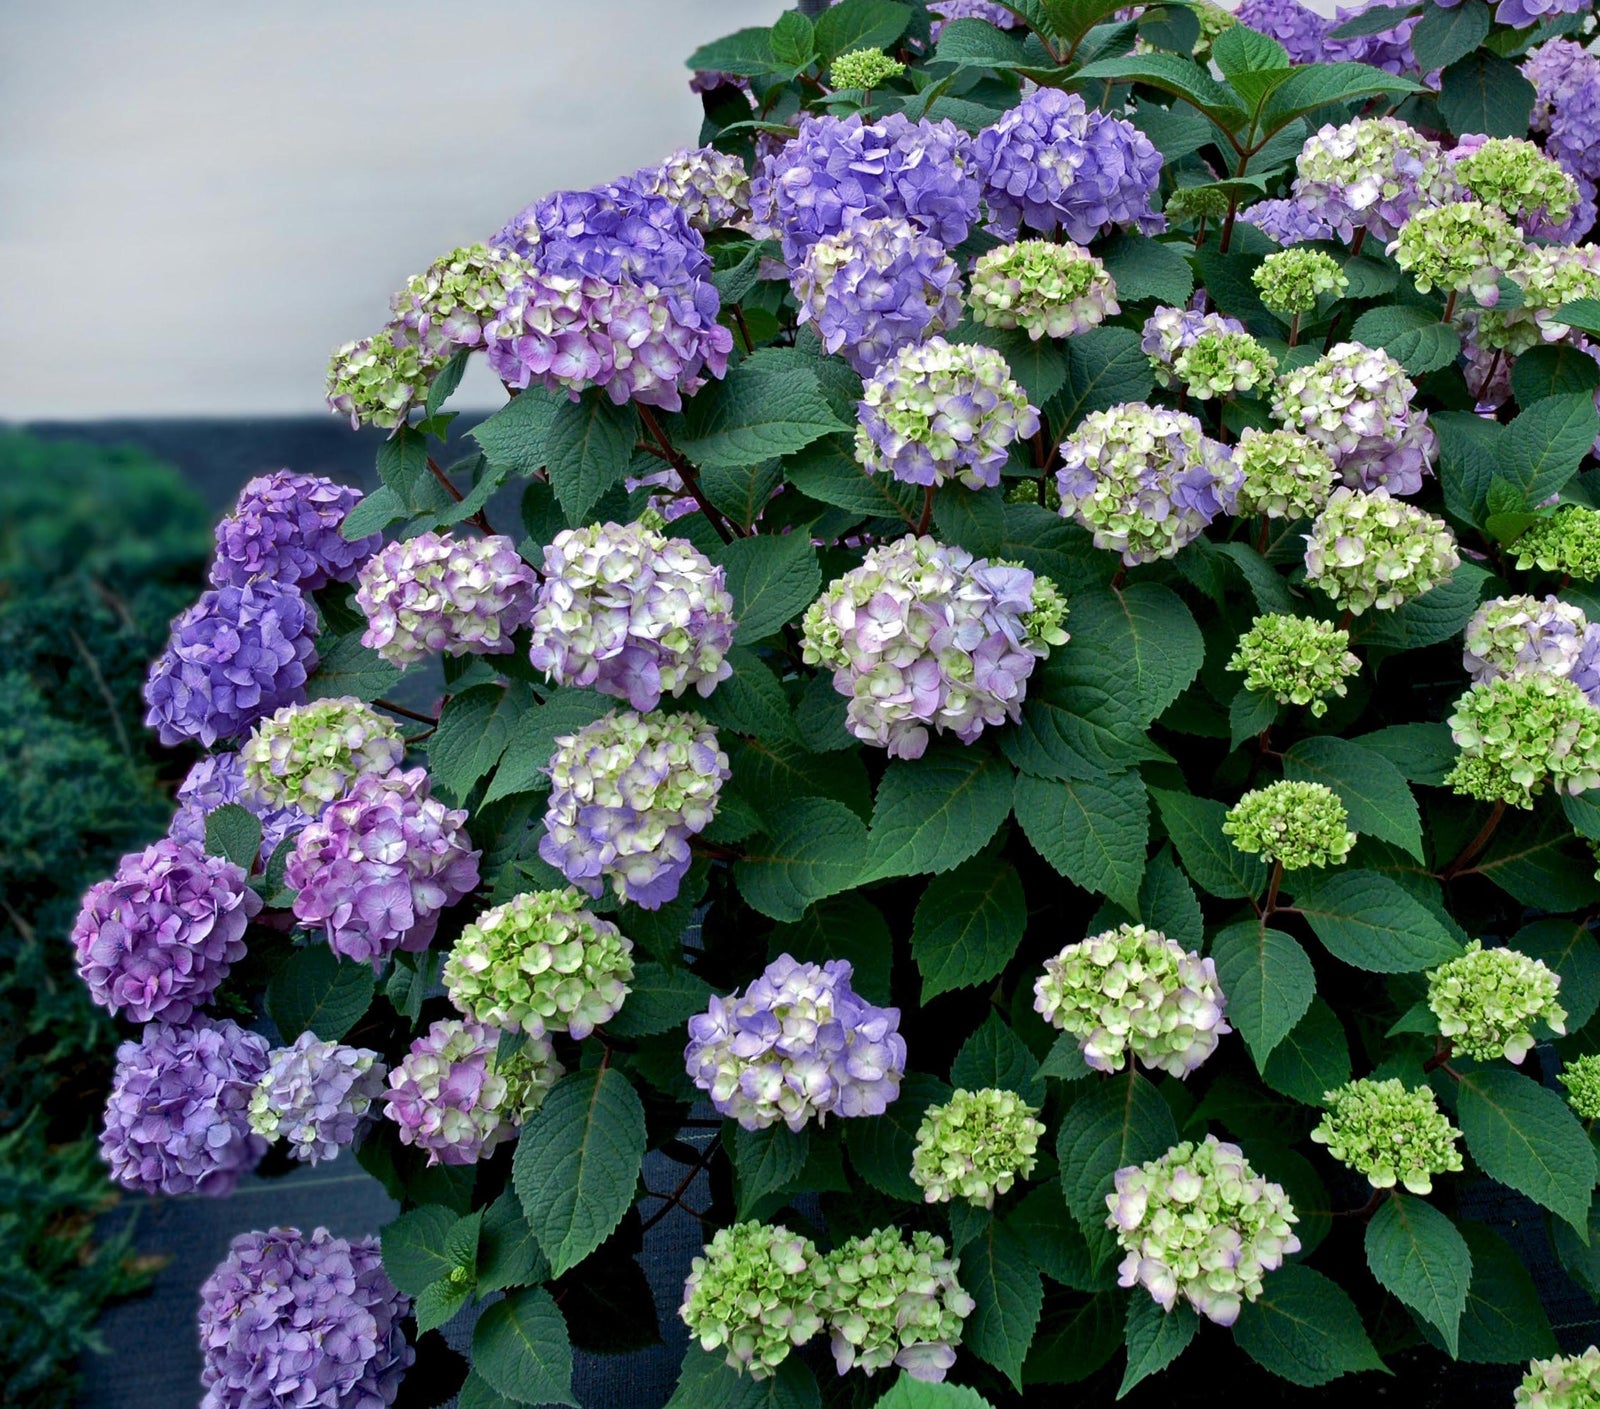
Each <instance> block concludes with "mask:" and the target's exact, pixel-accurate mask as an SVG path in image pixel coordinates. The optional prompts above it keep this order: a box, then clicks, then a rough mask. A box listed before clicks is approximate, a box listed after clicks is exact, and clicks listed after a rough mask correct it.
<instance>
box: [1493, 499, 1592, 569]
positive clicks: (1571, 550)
mask: <svg viewBox="0 0 1600 1409" xmlns="http://www.w3.org/2000/svg"><path fill="white" fill-rule="evenodd" d="M1512 551H1514V552H1515V553H1516V555H1517V567H1518V568H1520V569H1522V570H1523V571H1526V570H1527V569H1529V568H1533V567H1538V568H1542V569H1543V570H1544V571H1545V572H1558V573H1561V574H1562V575H1563V576H1571V577H1573V578H1575V579H1576V580H1577V581H1579V582H1593V581H1594V580H1595V579H1596V578H1597V577H1600V509H1587V508H1584V507H1583V506H1582V505H1580V504H1565V505H1563V506H1562V507H1561V508H1560V509H1558V510H1557V511H1556V512H1555V513H1553V514H1551V515H1550V516H1549V517H1548V518H1541V519H1535V520H1534V521H1533V523H1531V524H1530V525H1529V526H1528V528H1527V530H1526V532H1524V533H1523V535H1522V537H1520V538H1519V539H1517V541H1516V543H1515V544H1514V545H1513V550H1512Z"/></svg>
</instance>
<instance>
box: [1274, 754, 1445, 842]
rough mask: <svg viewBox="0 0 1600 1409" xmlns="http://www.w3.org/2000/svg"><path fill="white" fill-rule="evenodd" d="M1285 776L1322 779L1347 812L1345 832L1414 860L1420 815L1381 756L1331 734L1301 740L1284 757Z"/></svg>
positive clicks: (1397, 773)
mask: <svg viewBox="0 0 1600 1409" xmlns="http://www.w3.org/2000/svg"><path fill="white" fill-rule="evenodd" d="M1283 771H1284V776H1285V777H1287V778H1291V779H1294V780H1296V781H1298V782H1306V783H1323V784H1325V785H1326V786H1328V787H1330V788H1332V789H1333V791H1334V792H1336V793H1337V794H1338V795H1339V798H1340V800H1341V801H1342V802H1343V803H1344V805H1345V810H1346V811H1347V812H1349V814H1350V830H1351V831H1353V832H1358V833H1360V834H1361V835H1362V836H1369V837H1377V838H1378V839H1379V840H1381V841H1388V842H1393V843H1394V844H1395V845H1396V846H1398V847H1400V848H1401V849H1402V850H1405V851H1407V852H1409V853H1410V854H1411V855H1412V856H1414V857H1416V859H1417V860H1418V861H1421V860H1422V859H1423V855H1422V817H1421V815H1420V814H1419V813H1418V811H1417V800H1416V798H1414V797H1413V796H1412V795H1411V789H1410V788H1409V787H1407V786H1406V780H1405V777H1404V775H1403V774H1402V773H1401V772H1400V770H1399V769H1398V768H1396V767H1395V766H1394V764H1392V763H1390V762H1389V760H1388V759H1387V758H1385V757H1384V756H1383V755H1382V754H1379V753H1374V752H1373V751H1372V750H1371V749H1368V748H1363V747H1362V746H1361V745H1360V744H1358V743H1355V742H1354V741H1352V740H1350V739H1341V738H1339V737H1338V736H1337V735H1334V734H1318V735H1316V736H1314V737H1312V738H1309V739H1302V740H1301V741H1300V742H1299V743H1297V744H1295V745H1294V747H1293V748H1291V749H1290V750H1289V752H1288V753H1287V754H1286V755H1285V756H1284V760H1283Z"/></svg>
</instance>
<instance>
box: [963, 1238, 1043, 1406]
mask: <svg viewBox="0 0 1600 1409" xmlns="http://www.w3.org/2000/svg"><path fill="white" fill-rule="evenodd" d="M961 1285H962V1286H963V1287H964V1288H965V1289H966V1290H967V1292H968V1293H970V1294H971V1296H972V1299H973V1301H974V1302H975V1303H976V1304H975V1305H974V1307H973V1309H972V1314H971V1315H970V1316H969V1317H968V1318H967V1321H966V1324H965V1325H964V1326H963V1327H962V1333H961V1336H962V1342H963V1344H964V1345H965V1346H966V1348H967V1349H968V1350H970V1351H971V1352H972V1353H973V1354H974V1355H976V1356H977V1357H978V1358H979V1359H980V1360H983V1361H985V1362H987V1363H988V1364H990V1365H993V1366H994V1367H995V1369H997V1370H998V1371H1000V1373H1001V1374H1002V1375H1004V1376H1005V1377H1006V1378H1007V1379H1008V1380H1010V1381H1011V1385H1012V1388H1014V1389H1016V1390H1017V1391H1018V1392H1020V1391H1021V1389H1022V1362H1023V1360H1024V1359H1026V1358H1027V1354H1028V1347H1029V1345H1031V1344H1032V1342H1033V1333H1034V1331H1035V1330H1037V1329H1038V1326H1039V1313H1040V1311H1042V1310H1043V1309H1044V1286H1043V1284H1042V1283H1041V1282H1040V1281H1039V1274H1038V1272H1037V1271H1035V1270H1034V1266H1033V1263H1032V1262H1031V1261H1030V1260H1029V1258H1028V1250H1027V1249H1026V1248H1025V1247H1024V1246H1023V1245H1022V1243H1021V1241H1020V1240H1019V1239H1018V1238H1017V1237H1016V1236H1015V1235H1014V1234H1013V1233H1011V1232H1010V1231H1009V1230H1008V1229H1007V1228H1006V1226H1005V1224H1003V1223H998V1222H996V1221H995V1220H993V1219H991V1220H990V1221H989V1225H988V1226H987V1227H986V1228H985V1229H984V1230H983V1232H982V1234H980V1235H979V1237H978V1238H976V1239H975V1240H974V1241H973V1242H972V1243H970V1244H968V1246H967V1247H966V1249H965V1250H964V1251H963V1252H962V1254H961Z"/></svg>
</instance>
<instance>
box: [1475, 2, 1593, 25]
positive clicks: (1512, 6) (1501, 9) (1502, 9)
mask: <svg viewBox="0 0 1600 1409" xmlns="http://www.w3.org/2000/svg"><path fill="white" fill-rule="evenodd" d="M1589 5H1590V0H1500V4H1499V5H1498V6H1497V7H1496V9H1495V12H1494V17H1495V19H1497V20H1498V21H1499V22H1500V23H1501V24H1508V25H1510V26H1511V27H1512V29H1527V28H1528V27H1529V26H1530V25H1536V24H1538V23H1539V22H1540V21H1541V20H1546V19H1550V18H1552V17H1553V16H1555V15H1576V14H1580V13H1581V12H1583V11H1584V10H1587V9H1588V8H1589Z"/></svg>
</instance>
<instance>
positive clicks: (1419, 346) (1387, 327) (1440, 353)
mask: <svg viewBox="0 0 1600 1409" xmlns="http://www.w3.org/2000/svg"><path fill="white" fill-rule="evenodd" d="M1350 337H1351V339H1352V340H1353V341H1355V342H1359V343H1365V344H1366V345H1367V346H1368V347H1381V348H1382V349H1383V350H1384V351H1385V352H1387V353H1388V354H1389V355H1390V356H1391V357H1393V358H1394V360H1395V361H1396V362H1398V363H1399V364H1400V365H1401V366H1402V367H1404V368H1405V369H1406V371H1407V372H1409V373H1410V374H1411V375H1412V376H1413V377H1420V376H1421V375H1422V374H1423V373H1424V372H1432V371H1436V370H1437V369H1438V368H1440V367H1448V366H1449V365H1450V364H1451V363H1452V362H1454V361H1455V360H1456V358H1457V357H1459V356H1460V355H1461V335H1460V334H1459V333H1457V332H1456V330H1455V329H1454V328H1452V327H1451V326H1450V325H1449V324H1448V323H1441V322H1440V321H1439V320H1438V318H1437V317H1435V316H1434V315H1433V313H1431V312H1430V311H1429V310H1428V309H1425V308H1416V307H1413V306H1411V305H1409V304H1398V303H1397V304H1389V305H1387V306H1383V307H1379V308H1369V309H1368V310H1367V311H1366V312H1365V313H1363V314H1362V315H1361V316H1360V317H1359V318H1357V319H1356V322H1355V326H1354V327H1353V328H1352V329H1351V330H1350Z"/></svg>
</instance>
